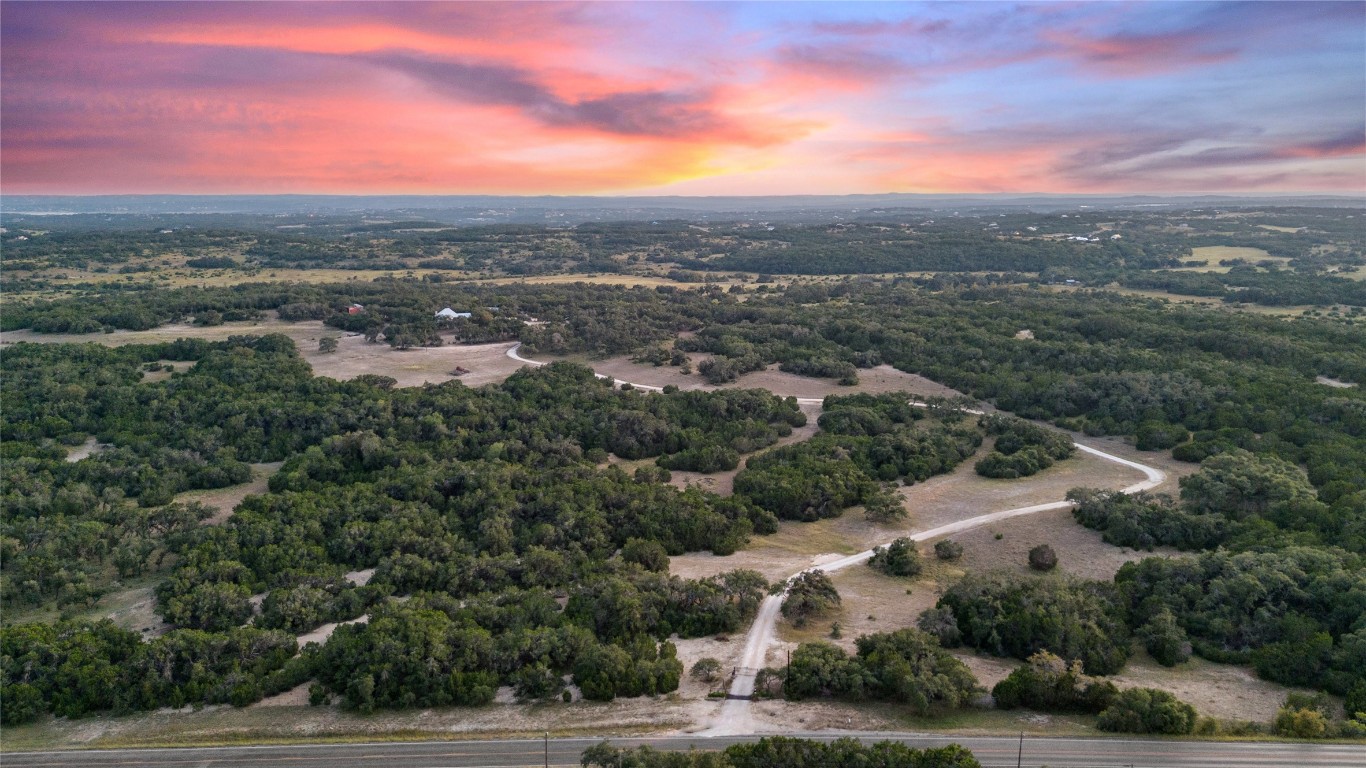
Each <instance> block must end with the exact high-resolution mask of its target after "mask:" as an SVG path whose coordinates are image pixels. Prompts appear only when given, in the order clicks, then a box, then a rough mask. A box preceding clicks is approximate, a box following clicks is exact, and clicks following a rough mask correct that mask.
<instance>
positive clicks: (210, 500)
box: [175, 461, 284, 525]
mask: <svg viewBox="0 0 1366 768" xmlns="http://www.w3.org/2000/svg"><path fill="white" fill-rule="evenodd" d="M282 464H284V462H282V461H273V462H267V463H262V464H252V465H251V480H249V481H248V482H245V483H239V484H238V485H230V486H228V487H227V488H214V489H212V490H207V491H185V492H184V493H179V494H176V497H175V500H176V501H178V502H180V503H182V504H183V503H189V502H192V501H193V502H199V503H200V504H203V505H204V506H206V507H210V508H212V509H213V510H214V515H213V517H210V518H209V519H208V520H206V521H204V522H205V524H206V525H218V524H220V523H222V522H223V521H225V520H227V519H228V518H229V517H231V516H232V511H233V510H234V509H236V508H237V505H238V504H241V503H242V500H243V499H245V498H246V497H248V496H251V495H259V494H262V493H266V492H268V491H269V488H268V486H267V483H268V482H269V481H270V476H271V475H273V474H275V473H276V472H277V471H279V469H280V466H281V465H282Z"/></svg>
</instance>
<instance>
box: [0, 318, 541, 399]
mask: <svg viewBox="0 0 1366 768" xmlns="http://www.w3.org/2000/svg"><path fill="white" fill-rule="evenodd" d="M267 333H282V334H284V335H286V336H288V337H290V338H291V339H293V340H294V345H295V346H296V347H297V348H298V349H299V354H300V355H302V356H303V358H304V360H306V361H308V363H309V365H311V366H312V367H313V373H314V374H315V375H317V376H328V377H331V378H334V379H339V380H346V379H353V378H355V377H357V376H360V375H361V374H366V373H371V374H378V375H381V376H391V377H393V378H394V379H396V380H397V381H398V386H400V387H416V386H421V385H423V384H428V383H430V384H441V383H444V382H447V381H450V380H452V379H456V378H458V379H460V381H461V382H462V383H464V384H465V385H466V386H470V387H477V386H481V385H483V384H490V383H494V382H500V381H502V380H503V379H505V378H507V377H508V376H509V375H511V374H512V373H513V372H514V371H516V370H517V369H518V368H520V367H521V366H522V364H521V363H518V362H517V361H515V360H510V359H508V358H507V356H506V354H505V353H506V352H507V350H508V349H509V348H511V347H512V343H510V342H509V343H499V344H478V345H469V346H465V345H458V344H447V345H445V346H441V347H420V348H414V349H407V350H395V349H393V348H391V347H389V346H388V345H387V344H371V343H367V342H366V341H365V339H364V337H362V336H360V335H349V334H344V333H342V332H341V331H339V330H337V329H335V328H331V327H328V326H325V325H323V324H322V323H321V322H318V321H300V322H284V321H281V320H276V319H263V320H258V321H252V322H241V323H224V324H223V325H216V326H207V327H206V326H198V325H191V324H188V323H173V324H170V325H163V326H161V327H159V328H153V329H151V330H148V331H121V330H120V331H114V332H113V333H91V334H69V333H35V332H33V331H27V330H24V331H8V332H6V333H4V334H3V335H0V339H3V341H4V342H5V343H7V344H8V343H18V342H23V341H28V342H36V343H50V344H57V343H76V344H82V343H96V344H105V345H108V346H115V347H117V346H122V345H124V344H156V343H161V342H165V341H173V340H175V339H180V338H193V339H206V340H209V341H222V340H225V339H227V338H228V337H229V336H238V335H242V334H256V335H263V334H267ZM324 336H334V337H337V341H338V348H337V351H336V352H331V353H327V354H323V353H321V352H319V351H318V340H319V339H321V338H323V337H324ZM163 362H170V363H171V364H172V365H175V366H176V368H177V369H182V368H188V364H187V363H184V362H176V361H163ZM457 367H459V368H464V369H466V370H467V371H469V372H468V373H466V374H463V375H461V376H456V375H455V373H454V371H455V369H456V368H457ZM146 380H148V379H146V378H144V381H146Z"/></svg>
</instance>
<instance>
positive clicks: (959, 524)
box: [507, 344, 1167, 736]
mask: <svg viewBox="0 0 1366 768" xmlns="http://www.w3.org/2000/svg"><path fill="white" fill-rule="evenodd" d="M519 347H521V344H514V345H513V346H512V347H510V348H508V351H507V356H508V357H509V358H511V359H512V360H516V361H518V362H521V363H526V364H528V365H534V366H541V365H545V363H543V362H540V361H537V360H531V359H528V358H525V357H522V356H521V355H520V354H518V351H517V350H518V348H519ZM595 375H596V376H597V377H598V378H600V379H611V381H612V383H613V384H614V385H621V384H626V383H631V385H632V386H634V387H636V388H638V389H644V390H648V391H653V392H659V391H661V390H662V389H663V388H662V387H656V386H648V385H642V384H635V383H633V382H625V381H622V380H621V379H617V378H615V377H611V376H607V375H605V374H600V373H599V374H595ZM797 402H799V403H806V404H811V403H820V402H821V400H820V399H818V398H798V399H797ZM912 405H915V406H918V407H924V405H925V404H924V403H912ZM967 412H968V413H974V414H978V415H981V413H982V412H981V411H974V410H968V411H967ZM1074 445H1076V447H1077V449H1078V450H1080V451H1082V452H1084V453H1087V454H1090V455H1091V456H1095V457H1097V458H1100V459H1104V460H1105V461H1109V462H1113V463H1115V464H1118V465H1120V466H1123V467H1128V468H1129V469H1134V470H1137V471H1139V472H1142V473H1143V475H1144V479H1143V480H1141V481H1139V482H1137V483H1133V484H1131V485H1128V486H1126V487H1124V488H1122V489H1120V490H1121V492H1123V493H1138V492H1139V491H1147V490H1151V489H1153V488H1156V487H1158V486H1160V485H1162V484H1163V483H1165V482H1166V481H1167V473H1166V472H1164V471H1163V470H1161V469H1158V468H1156V467H1150V466H1148V465H1147V464H1142V463H1139V462H1137V461H1131V460H1129V459H1124V458H1120V457H1119V456H1116V455H1114V454H1112V453H1106V452H1105V451H1102V450H1100V449H1099V448H1093V447H1091V446H1089V445H1083V444H1081V443H1074ZM1071 506H1072V502H1070V501H1066V500H1063V501H1051V502H1045V503H1043V504H1031V505H1029V506H1023V507H1016V508H1014V509H1006V510H1002V511H1000V512H991V513H989V514H985V515H978V516H976V517H970V518H967V519H965V520H955V521H953V522H950V523H945V524H943V525H939V526H936V527H933V528H929V529H927V530H922V531H918V532H916V533H912V534H910V538H911V539H912V540H913V541H916V542H924V541H929V540H931V539H937V538H941V537H943V536H949V535H951V534H955V533H962V532H963V531H968V530H972V529H975V528H980V527H982V526H984V525H990V524H992V523H996V522H1000V521H1003V520H1009V519H1011V518H1015V517H1021V516H1024V515H1032V514H1036V513H1039V512H1047V511H1049V510H1055V509H1067V508H1068V507H1071ZM872 556H873V550H872V549H865V550H864V551H862V552H857V553H855V554H852V555H844V556H841V555H840V554H839V553H831V554H828V555H822V556H820V557H818V558H816V562H817V565H814V566H812V567H810V568H804V569H802V570H801V571H798V572H797V573H794V574H792V575H791V576H790V577H789V581H790V580H791V579H792V578H796V577H797V576H798V575H799V574H801V573H805V572H806V571H824V572H825V573H828V574H830V573H835V572H837V571H841V570H844V569H845V568H848V567H849V566H851V565H858V564H860V563H864V562H867V560H868V559H869V558H871V557H872ZM821 561H824V562H821ZM786 596H787V593H786V592H783V593H782V594H779V595H770V596H769V597H766V598H764V601H763V603H761V604H760V606H759V612H758V615H757V616H755V618H754V624H753V626H751V627H750V630H749V634H748V636H747V637H746V638H745V650H744V653H743V655H742V656H741V657H740V664H739V670H738V673H737V674H736V675H735V678H734V680H733V681H732V682H731V687H730V692H729V694H728V695H727V697H726V701H725V703H724V704H722V705H721V710H720V712H718V713H717V715H716V717H715V719H714V720H713V721H712V724H711V726H710V727H709V728H707V729H706V730H704V731H701V732H700V733H701V735H704V736H725V735H734V734H745V733H754V732H755V723H754V713H753V711H752V708H751V706H750V705H751V703H752V702H751V699H750V697H751V696H753V694H754V679H755V675H756V674H757V673H758V671H759V670H760V669H762V668H763V667H764V665H765V663H766V662H767V660H768V653H769V650H770V649H771V648H772V647H773V645H774V643H775V641H776V639H777V624H778V613H779V611H780V610H781V608H782V604H783V598H785V597H786Z"/></svg>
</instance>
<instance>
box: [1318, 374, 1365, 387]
mask: <svg viewBox="0 0 1366 768" xmlns="http://www.w3.org/2000/svg"><path fill="white" fill-rule="evenodd" d="M1314 381H1317V382H1318V383H1320V384H1323V385H1325V386H1329V387H1334V388H1336V389H1351V388H1352V387H1355V386H1356V385H1357V384H1356V382H1354V381H1342V380H1340V379H1333V378H1329V377H1328V376H1315V377H1314Z"/></svg>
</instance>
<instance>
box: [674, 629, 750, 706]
mask: <svg viewBox="0 0 1366 768" xmlns="http://www.w3.org/2000/svg"><path fill="white" fill-rule="evenodd" d="M718 637H719V638H725V639H724V640H720V639H717V638H718ZM670 641H671V642H672V643H673V644H674V645H676V646H677V647H678V660H679V661H681V662H683V681H682V682H681V683H680V684H679V687H678V695H679V696H680V697H682V698H685V699H706V698H707V694H708V693H711V692H712V691H717V690H720V691H724V690H726V683H727V681H728V680H729V679H730V674H731V672H732V670H734V669H735V668H736V667H737V666H739V664H740V659H741V657H742V656H744V651H745V635H744V633H743V632H740V633H736V634H735V635H718V636H716V637H694V638H690V639H687V640H683V639H680V638H678V637H677V636H675V637H673V638H671V640H670ZM704 658H713V659H716V660H717V661H719V662H721V675H720V677H719V678H718V679H717V681H716V682H714V683H707V682H702V681H698V680H694V679H693V678H692V675H691V674H689V673H691V672H692V667H693V665H694V664H696V663H697V662H698V661H699V660H700V659H704Z"/></svg>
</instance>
